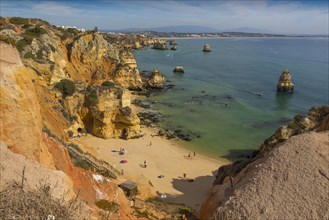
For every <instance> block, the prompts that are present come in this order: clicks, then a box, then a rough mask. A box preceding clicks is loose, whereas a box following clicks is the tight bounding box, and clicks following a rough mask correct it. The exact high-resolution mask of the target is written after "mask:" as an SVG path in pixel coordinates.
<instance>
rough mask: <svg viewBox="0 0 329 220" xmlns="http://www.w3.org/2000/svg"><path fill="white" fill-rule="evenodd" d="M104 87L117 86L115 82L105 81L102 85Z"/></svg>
mask: <svg viewBox="0 0 329 220" xmlns="http://www.w3.org/2000/svg"><path fill="white" fill-rule="evenodd" d="M102 86H107V87H113V86H115V84H114V83H113V82H110V81H104V82H103V83H102Z"/></svg>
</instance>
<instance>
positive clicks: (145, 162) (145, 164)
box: [144, 160, 147, 168]
mask: <svg viewBox="0 0 329 220" xmlns="http://www.w3.org/2000/svg"><path fill="white" fill-rule="evenodd" d="M146 167H147V165H146V160H144V168H146Z"/></svg>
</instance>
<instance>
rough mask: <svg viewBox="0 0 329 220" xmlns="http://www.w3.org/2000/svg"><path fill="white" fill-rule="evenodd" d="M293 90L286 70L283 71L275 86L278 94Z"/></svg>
mask: <svg viewBox="0 0 329 220" xmlns="http://www.w3.org/2000/svg"><path fill="white" fill-rule="evenodd" d="M293 90H294V84H293V83H292V82H291V74H290V72H289V70H288V69H287V68H286V69H284V70H283V72H282V74H281V76H280V78H279V82H278V85H277V91H278V92H291V91H293Z"/></svg>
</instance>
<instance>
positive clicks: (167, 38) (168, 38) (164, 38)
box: [156, 36, 327, 40]
mask: <svg viewBox="0 0 329 220" xmlns="http://www.w3.org/2000/svg"><path fill="white" fill-rule="evenodd" d="M234 38H239V39H242V38H243V39H259V38H260V39H264V38H274V39H281V38H282V39H287V38H291V39H292V38H297V39H298V38H325V39H327V37H326V36H285V37H284V36H279V37H274V36H271V37H215V36H214V37H157V38H156V39H162V40H176V39H179V40H182V39H200V40H202V39H234Z"/></svg>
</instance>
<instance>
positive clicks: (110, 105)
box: [82, 87, 140, 139]
mask: <svg viewBox="0 0 329 220" xmlns="http://www.w3.org/2000/svg"><path fill="white" fill-rule="evenodd" d="M82 119H83V121H84V123H85V127H86V129H87V130H88V131H89V132H90V133H91V134H93V135H95V136H97V137H101V138H106V139H107V138H125V139H126V138H131V137H134V136H136V135H138V134H139V132H140V125H139V123H140V121H139V118H138V116H137V114H136V113H135V112H134V111H133V109H132V108H131V106H130V92H129V91H128V90H126V89H122V88H120V87H114V88H105V89H96V90H93V91H91V92H90V94H89V95H87V97H86V103H85V106H84V107H83V109H82Z"/></svg>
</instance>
